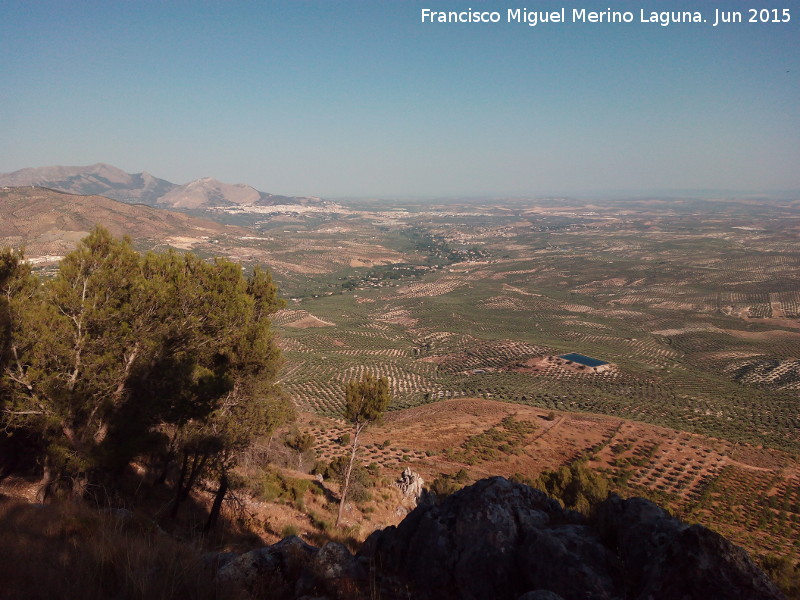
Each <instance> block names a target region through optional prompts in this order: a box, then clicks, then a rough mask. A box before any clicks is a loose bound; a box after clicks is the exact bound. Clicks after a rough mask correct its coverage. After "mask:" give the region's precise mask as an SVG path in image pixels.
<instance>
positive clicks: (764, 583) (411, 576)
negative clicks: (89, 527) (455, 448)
mask: <svg viewBox="0 0 800 600" xmlns="http://www.w3.org/2000/svg"><path fill="white" fill-rule="evenodd" d="M218 580H219V581H220V583H221V584H224V585H227V586H233V587H234V588H235V589H236V590H238V591H239V592H243V593H244V594H245V597H250V598H304V599H309V598H330V599H339V598H353V599H359V598H374V597H380V598H382V599H384V600H394V599H400V598H409V597H411V598H415V599H416V598H419V599H421V600H425V599H431V600H432V599H434V598H435V599H443V600H446V599H456V598H458V599H461V598H463V599H478V598H493V599H497V600H504V599H508V600H523V599H524V600H559V599H562V600H570V599H573V598H580V599H582V600H584V599H585V600H695V599H696V600H710V599H712V598H725V599H726V600H782V599H783V598H784V597H783V595H782V594H781V593H780V592H779V591H778V589H777V588H776V587H775V586H774V584H773V583H772V582H771V581H769V579H768V578H767V576H766V575H765V574H764V573H763V572H762V571H761V570H759V569H758V567H756V565H755V564H754V563H753V562H752V561H751V560H750V558H749V556H748V555H747V553H746V552H744V551H743V550H742V549H740V548H737V547H736V546H734V545H733V544H731V543H730V542H728V541H727V540H726V539H725V538H723V537H722V536H720V535H718V534H716V533H714V532H713V531H711V530H709V529H706V528H704V527H701V526H699V525H691V526H690V525H688V524H686V523H683V522H681V521H679V520H677V519H675V518H673V517H671V516H669V515H668V514H667V513H666V512H665V511H664V510H662V509H661V508H659V507H658V506H657V505H655V504H653V503H652V502H649V501H647V500H643V499H641V498H634V499H630V500H622V499H620V498H619V497H617V496H613V495H612V496H611V497H609V498H608V499H607V500H605V501H604V502H602V503H600V504H599V505H598V506H597V507H596V509H595V511H594V514H593V516H592V517H591V518H589V519H587V518H585V517H583V516H582V515H580V514H578V513H576V512H573V511H569V510H564V509H563V508H561V506H560V505H559V504H558V502H556V501H555V500H552V499H551V498H548V497H547V496H546V495H545V494H544V493H542V492H540V491H538V490H535V489H533V488H530V487H528V486H525V485H522V484H519V483H514V482H511V481H508V480H506V479H503V478H502V477H493V478H490V479H484V480H481V481H479V482H477V483H475V484H474V485H472V486H469V487H467V488H464V489H463V490H460V491H458V492H456V493H455V494H453V495H451V496H449V497H447V498H445V499H443V500H442V501H441V502H438V503H424V504H421V505H420V506H418V507H417V508H416V509H414V510H413V511H412V512H411V513H409V515H408V516H407V517H406V518H405V519H404V520H403V521H402V522H401V523H400V524H399V525H397V526H396V527H388V528H386V529H383V530H380V531H376V532H375V533H373V534H372V535H371V536H370V537H369V538H367V540H366V541H365V542H364V544H363V546H362V548H361V550H360V551H359V553H358V554H357V555H356V556H353V555H351V554H350V552H349V551H348V550H347V548H345V547H344V546H342V545H341V544H336V543H328V544H326V545H325V546H323V547H322V548H320V549H317V548H315V547H313V546H310V545H308V544H306V543H305V542H303V541H302V540H300V539H299V538H297V537H292V538H287V539H285V540H283V541H281V542H279V543H277V544H275V545H273V546H268V547H266V548H262V549H259V550H254V551H252V552H248V553H246V554H243V555H241V556H239V557H238V558H235V559H233V560H226V562H224V563H222V566H220V568H219V570H218Z"/></svg>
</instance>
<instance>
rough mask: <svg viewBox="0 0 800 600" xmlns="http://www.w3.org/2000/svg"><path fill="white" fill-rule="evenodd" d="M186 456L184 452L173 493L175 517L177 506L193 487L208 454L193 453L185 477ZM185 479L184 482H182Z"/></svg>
mask: <svg viewBox="0 0 800 600" xmlns="http://www.w3.org/2000/svg"><path fill="white" fill-rule="evenodd" d="M187 459H188V457H187V455H185V454H184V463H183V467H182V468H181V478H180V481H179V482H178V489H177V491H176V493H175V504H174V505H173V507H172V518H173V519H174V518H176V517H177V516H178V508H179V507H180V505H181V504H183V501H184V500H186V499H187V498H188V497H189V494H190V493H191V491H192V488H193V487H194V484H195V483H196V482H197V477H198V475H200V473H201V472H202V471H203V468H204V467H205V466H206V461H207V460H208V454H202V455H200V454H197V453H195V454H194V457H193V458H192V466H191V468H189V469H188V471H189V476H188V477H186V467H187V464H188V460H187ZM184 481H185V483H184Z"/></svg>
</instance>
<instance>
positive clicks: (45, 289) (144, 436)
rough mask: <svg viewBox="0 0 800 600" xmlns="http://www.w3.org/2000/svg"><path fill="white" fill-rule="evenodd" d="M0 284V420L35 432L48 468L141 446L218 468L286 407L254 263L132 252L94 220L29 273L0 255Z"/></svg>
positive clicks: (272, 303) (81, 468) (268, 302)
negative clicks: (43, 273) (0, 340)
mask: <svg viewBox="0 0 800 600" xmlns="http://www.w3.org/2000/svg"><path fill="white" fill-rule="evenodd" d="M0 284H2V286H3V291H4V292H5V294H4V303H3V304H4V306H3V308H4V309H5V310H4V317H3V320H2V321H1V322H0V324H2V325H3V329H4V331H5V335H4V338H5V342H4V348H5V349H4V351H3V357H4V361H3V363H2V365H0V366H2V368H3V370H2V374H0V382H1V383H0V386H2V390H4V392H5V393H4V395H5V396H6V397H7V406H8V408H7V409H6V411H5V412H4V419H3V420H4V423H3V424H4V426H5V427H7V428H10V429H24V430H26V431H28V432H29V433H31V434H32V435H36V436H38V437H39V438H40V439H42V440H43V442H44V444H45V445H46V447H47V456H46V461H47V464H48V466H49V468H51V469H52V470H53V472H54V473H55V475H56V476H57V477H61V478H66V477H69V478H70V479H71V480H72V481H73V482H75V481H76V480H84V481H85V480H86V478H87V477H89V476H90V475H91V474H92V473H96V472H102V471H108V470H113V469H118V468H121V467H122V466H124V465H126V464H127V463H128V462H129V461H130V460H131V459H132V458H133V457H134V456H136V455H139V454H145V453H154V454H159V453H161V454H164V453H167V454H169V455H175V453H176V452H182V453H183V454H184V456H185V457H186V456H188V454H187V453H189V454H190V455H191V456H192V457H195V458H196V457H197V456H202V457H203V459H202V460H196V461H193V462H192V464H193V465H194V466H198V467H199V466H203V467H206V468H207V467H210V466H211V465H212V463H213V464H216V465H217V467H218V468H221V469H225V468H227V467H229V466H230V464H232V461H233V460H235V456H236V454H237V453H238V452H239V451H240V450H241V449H243V448H244V447H246V446H247V444H248V443H249V441H250V439H252V437H253V436H254V435H257V434H259V433H264V432H267V431H270V430H271V429H273V428H274V427H275V426H276V425H277V424H279V423H281V422H284V421H285V420H287V419H288V418H290V417H291V415H292V412H291V409H290V405H289V403H288V401H287V400H286V399H285V398H283V397H282V396H281V395H280V394H279V392H278V390H277V388H275V385H274V380H275V376H276V374H277V370H278V368H279V366H280V360H281V359H280V352H279V350H278V348H277V346H276V344H275V342H274V338H273V335H272V332H271V329H270V322H269V319H268V318H267V315H269V314H270V313H271V312H274V310H276V308H277V307H279V306H281V301H280V300H279V299H278V298H277V295H276V290H275V286H274V285H273V284H272V282H271V279H270V278H269V275H268V273H266V272H264V271H261V270H258V269H257V270H256V271H254V273H253V275H252V276H251V278H250V279H249V280H247V279H245V278H244V277H243V276H242V272H241V268H240V267H239V266H238V265H236V264H234V263H232V262H230V261H227V260H222V259H217V260H215V261H213V262H205V261H202V260H201V259H199V258H197V257H196V256H194V255H192V254H177V253H174V252H168V253H164V254H154V253H149V254H146V255H144V256H142V255H140V254H139V253H137V252H136V251H135V250H134V249H133V247H132V245H131V243H130V241H129V240H118V239H115V238H113V237H112V236H111V235H110V234H109V233H108V231H106V230H104V229H102V228H97V229H95V230H94V231H93V232H92V233H91V234H90V235H89V236H88V237H86V238H85V239H83V240H82V241H81V242H80V243H79V244H78V247H77V248H76V249H75V250H74V251H73V252H71V253H70V254H68V255H67V256H66V257H64V259H63V260H62V261H61V263H60V265H59V270H58V272H57V274H56V275H55V277H53V278H52V279H48V280H45V281H43V282H41V283H40V282H38V281H37V280H36V279H35V278H33V277H32V276H31V275H30V271H29V270H28V269H27V268H26V267H23V266H21V265H20V264H19V263H18V262H15V258H14V257H13V256H10V255H9V254H8V253H4V254H2V255H0ZM12 356H13V360H11V357H12ZM167 440H172V446H171V447H166V446H163V444H164V443H165V442H166V441H167ZM159 445H162V446H161V447H160V448H159ZM212 457H213V459H214V460H209V458H212ZM77 491H80V490H77Z"/></svg>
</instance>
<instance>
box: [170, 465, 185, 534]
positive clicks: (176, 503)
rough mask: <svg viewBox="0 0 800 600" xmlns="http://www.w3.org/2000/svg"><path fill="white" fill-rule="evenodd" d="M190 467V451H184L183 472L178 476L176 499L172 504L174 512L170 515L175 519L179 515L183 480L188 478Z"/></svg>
mask: <svg viewBox="0 0 800 600" xmlns="http://www.w3.org/2000/svg"><path fill="white" fill-rule="evenodd" d="M188 468H189V453H188V452H184V453H183V462H182V463H181V474H180V475H179V476H178V482H177V483H176V484H175V500H174V503H173V505H172V512H171V513H170V516H171V517H172V518H173V519H174V518H175V517H177V516H178V507H179V506H180V504H181V498H182V496H183V482H184V481H185V480H186V471H187V470H188Z"/></svg>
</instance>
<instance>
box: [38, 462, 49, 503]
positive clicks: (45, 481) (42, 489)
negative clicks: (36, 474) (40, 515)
mask: <svg viewBox="0 0 800 600" xmlns="http://www.w3.org/2000/svg"><path fill="white" fill-rule="evenodd" d="M52 485H53V469H52V467H51V466H50V459H49V458H45V459H44V467H43V469H42V478H41V479H40V480H39V484H38V486H37V488H36V501H37V502H44V501H45V500H47V497H48V496H49V495H50V488H51V486H52Z"/></svg>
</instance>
